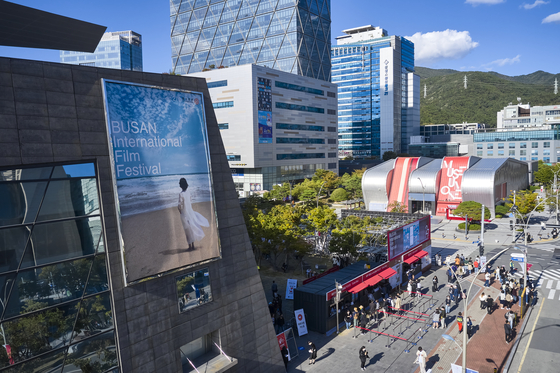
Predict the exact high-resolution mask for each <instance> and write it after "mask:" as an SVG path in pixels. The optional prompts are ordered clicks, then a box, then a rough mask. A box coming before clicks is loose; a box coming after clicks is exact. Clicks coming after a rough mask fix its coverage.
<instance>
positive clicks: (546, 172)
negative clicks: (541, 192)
mask: <svg viewBox="0 0 560 373" xmlns="http://www.w3.org/2000/svg"><path fill="white" fill-rule="evenodd" d="M555 171H557V167H551V166H549V165H547V164H546V163H544V162H543V161H542V160H541V161H539V169H538V170H537V171H536V172H535V174H534V176H535V182H537V183H540V184H544V185H549V184H551V183H552V181H553V180H554V172H555Z"/></svg>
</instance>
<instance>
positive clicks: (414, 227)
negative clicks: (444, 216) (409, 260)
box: [387, 216, 430, 261]
mask: <svg viewBox="0 0 560 373" xmlns="http://www.w3.org/2000/svg"><path fill="white" fill-rule="evenodd" d="M387 237H388V253H389V255H388V260H389V261H390V260H392V259H394V258H396V257H397V256H399V255H402V254H404V253H406V252H407V251H408V250H410V249H413V248H415V247H416V246H418V245H420V244H422V243H424V242H426V241H428V240H429V239H430V217H429V216H425V217H423V218H421V219H418V220H416V221H414V222H412V223H410V224H407V225H405V226H403V227H400V228H397V229H395V230H392V231H389V232H387Z"/></svg>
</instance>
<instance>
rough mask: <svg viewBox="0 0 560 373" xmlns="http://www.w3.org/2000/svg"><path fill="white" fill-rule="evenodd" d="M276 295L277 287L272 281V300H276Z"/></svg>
mask: <svg viewBox="0 0 560 373" xmlns="http://www.w3.org/2000/svg"><path fill="white" fill-rule="evenodd" d="M277 293H278V285H277V284H276V281H274V280H273V281H272V299H274V298H276V294H277Z"/></svg>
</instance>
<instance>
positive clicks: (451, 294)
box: [448, 285, 455, 301]
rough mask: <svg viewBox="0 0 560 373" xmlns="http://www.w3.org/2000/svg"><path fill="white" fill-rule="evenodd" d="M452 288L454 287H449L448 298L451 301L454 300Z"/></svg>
mask: <svg viewBox="0 0 560 373" xmlns="http://www.w3.org/2000/svg"><path fill="white" fill-rule="evenodd" d="M454 287H455V285H449V295H448V298H449V297H451V301H454V300H455V295H454V294H455V291H454Z"/></svg>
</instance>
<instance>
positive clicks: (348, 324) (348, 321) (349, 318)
mask: <svg viewBox="0 0 560 373" xmlns="http://www.w3.org/2000/svg"><path fill="white" fill-rule="evenodd" d="M344 322H345V323H346V330H348V329H350V327H351V326H352V314H351V313H350V310H348V311H346V316H344Z"/></svg>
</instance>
